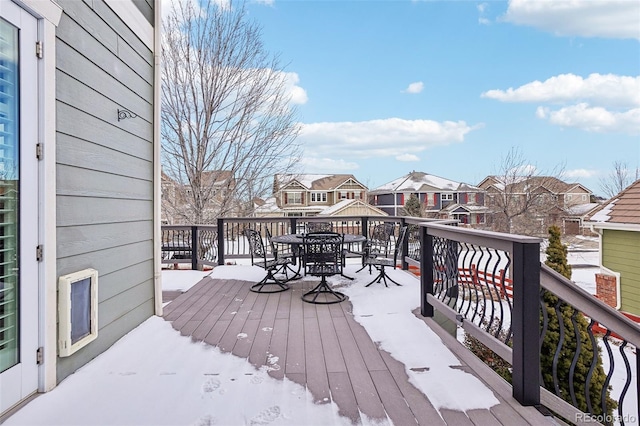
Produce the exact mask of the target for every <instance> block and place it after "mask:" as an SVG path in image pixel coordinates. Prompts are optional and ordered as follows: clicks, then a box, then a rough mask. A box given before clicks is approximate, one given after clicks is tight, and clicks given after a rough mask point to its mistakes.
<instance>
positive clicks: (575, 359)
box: [569, 309, 582, 407]
mask: <svg viewBox="0 0 640 426" xmlns="http://www.w3.org/2000/svg"><path fill="white" fill-rule="evenodd" d="M576 315H578V311H577V310H576V309H573V313H572V314H571V324H573V332H574V334H575V339H576V352H575V353H574V354H573V360H572V361H571V366H570V367H569V395H571V402H572V404H573V406H574V407H577V406H578V400H577V399H576V392H575V389H574V379H573V375H574V373H575V371H576V365H577V364H578V358H579V357H580V351H581V349H582V339H581V338H580V329H579V328H578V323H577V322H576Z"/></svg>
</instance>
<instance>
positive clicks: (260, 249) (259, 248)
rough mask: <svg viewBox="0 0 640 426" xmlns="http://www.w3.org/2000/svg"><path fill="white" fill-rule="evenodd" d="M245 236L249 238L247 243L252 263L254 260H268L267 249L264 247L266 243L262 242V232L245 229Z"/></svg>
mask: <svg viewBox="0 0 640 426" xmlns="http://www.w3.org/2000/svg"><path fill="white" fill-rule="evenodd" d="M244 236H245V237H246V238H247V242H248V243H249V253H251V263H252V264H253V263H254V261H253V259H254V258H259V259H260V260H263V261H264V260H266V259H267V249H266V247H265V246H264V241H263V240H262V235H261V234H260V232H258V231H256V230H255V229H250V228H249V229H245V230H244Z"/></svg>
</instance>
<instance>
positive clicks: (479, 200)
mask: <svg viewBox="0 0 640 426" xmlns="http://www.w3.org/2000/svg"><path fill="white" fill-rule="evenodd" d="M411 195H415V196H416V197H417V198H418V200H419V201H420V204H421V205H422V208H423V216H424V217H430V218H440V219H456V220H459V221H460V222H461V223H463V224H468V225H480V224H483V223H485V215H486V213H487V212H488V209H487V208H486V207H485V205H484V199H485V192H484V190H482V189H481V188H478V187H476V186H472V185H469V184H466V183H462V182H456V181H453V180H450V179H445V178H442V177H439V176H434V175H430V174H427V173H423V172H416V171H413V172H411V173H409V174H406V175H404V176H402V177H399V178H397V179H394V180H392V181H391V182H388V183H386V184H384V185H381V186H379V187H377V188H375V189H373V190H370V191H369V203H370V204H371V205H373V206H376V207H378V208H379V209H380V210H382V211H384V212H386V213H387V214H389V215H392V216H402V215H404V214H405V212H404V206H405V204H406V202H407V201H408V200H409V198H410V197H411Z"/></svg>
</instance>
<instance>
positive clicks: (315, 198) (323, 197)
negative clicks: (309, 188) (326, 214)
mask: <svg viewBox="0 0 640 426" xmlns="http://www.w3.org/2000/svg"><path fill="white" fill-rule="evenodd" d="M311 202H312V203H326V202H327V193H326V192H317V191H316V192H312V193H311Z"/></svg>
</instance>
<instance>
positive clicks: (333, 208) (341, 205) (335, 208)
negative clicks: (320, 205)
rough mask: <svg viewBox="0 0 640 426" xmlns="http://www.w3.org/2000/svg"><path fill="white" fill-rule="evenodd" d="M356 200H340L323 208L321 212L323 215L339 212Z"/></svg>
mask: <svg viewBox="0 0 640 426" xmlns="http://www.w3.org/2000/svg"><path fill="white" fill-rule="evenodd" d="M355 201H356V200H340V201H338V202H337V203H335V204H334V205H332V206H330V207H327V208H326V209H324V210H322V211H321V212H320V214H321V215H322V216H331V215H332V214H334V213H337V212H339V211H340V210H342V209H344V208H346V207H347V206H348V205H349V204H353V203H354V202H355Z"/></svg>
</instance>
